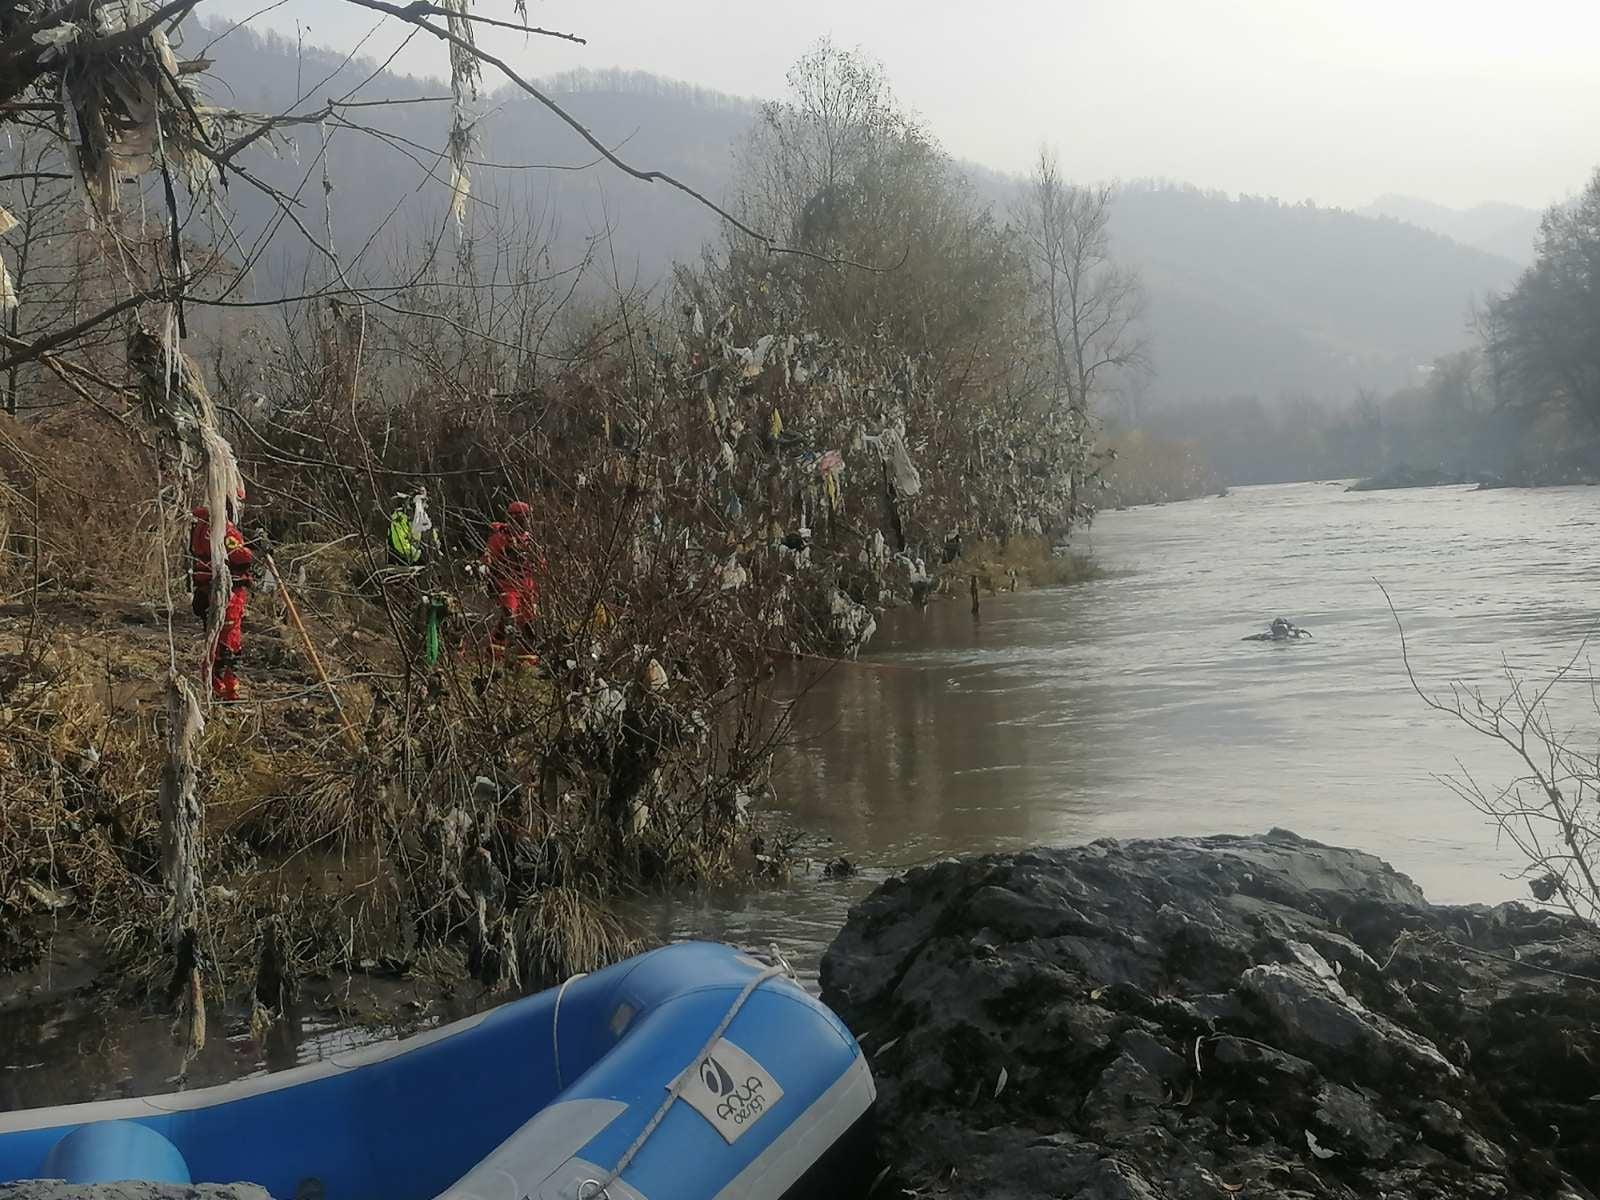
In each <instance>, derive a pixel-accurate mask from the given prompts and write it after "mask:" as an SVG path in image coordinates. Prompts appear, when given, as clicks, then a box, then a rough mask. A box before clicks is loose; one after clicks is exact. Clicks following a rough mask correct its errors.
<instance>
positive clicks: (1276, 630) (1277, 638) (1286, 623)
mask: <svg viewBox="0 0 1600 1200" xmlns="http://www.w3.org/2000/svg"><path fill="white" fill-rule="evenodd" d="M1310 636H1311V630H1309V629H1301V628H1300V626H1298V625H1296V624H1295V623H1294V622H1293V621H1291V620H1289V619H1288V618H1287V617H1273V618H1272V624H1270V625H1268V626H1267V632H1265V633H1252V634H1249V635H1247V636H1246V637H1244V638H1241V639H1240V640H1241V641H1246V642H1295V641H1299V640H1300V639H1301V638H1308V637H1310Z"/></svg>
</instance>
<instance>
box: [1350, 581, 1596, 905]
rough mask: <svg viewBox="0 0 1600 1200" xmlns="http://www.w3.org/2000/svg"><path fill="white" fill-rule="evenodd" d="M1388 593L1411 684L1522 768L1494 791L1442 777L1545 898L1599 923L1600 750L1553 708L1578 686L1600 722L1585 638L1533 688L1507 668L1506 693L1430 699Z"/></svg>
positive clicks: (1453, 689)
mask: <svg viewBox="0 0 1600 1200" xmlns="http://www.w3.org/2000/svg"><path fill="white" fill-rule="evenodd" d="M1379 588H1380V590H1383V595H1384V599H1385V600H1387V601H1388V603H1389V612H1390V614H1391V615H1392V616H1393V617H1394V622H1395V628H1396V629H1397V630H1399V634H1400V655H1401V660H1402V662H1403V663H1404V665H1405V671H1406V677H1407V679H1409V680H1410V683H1411V687H1412V690H1413V691H1415V692H1416V693H1417V695H1418V697H1420V698H1421V700H1422V702H1423V703H1424V704H1426V705H1427V706H1428V707H1429V708H1431V709H1433V710H1434V711H1435V712H1440V713H1444V714H1446V715H1447V716H1450V717H1453V718H1454V719H1455V720H1457V721H1459V722H1460V723H1461V724H1462V725H1464V726H1465V727H1466V728H1468V729H1470V730H1471V731H1472V732H1473V733H1476V734H1478V735H1479V736H1480V737H1484V738H1487V739H1488V740H1490V741H1491V742H1494V743H1497V744H1498V745H1499V746H1500V747H1501V748H1502V749H1504V750H1505V751H1507V752H1508V754H1509V755H1510V757H1511V759H1512V760H1513V761H1514V762H1516V763H1517V765H1518V771H1519V773H1518V774H1517V775H1516V776H1514V777H1513V778H1512V779H1510V780H1509V781H1507V782H1506V783H1504V784H1502V785H1500V786H1498V787H1485V786H1484V785H1483V784H1482V783H1480V782H1479V781H1478V780H1477V779H1476V778H1474V777H1473V776H1472V775H1471V774H1469V773H1468V772H1467V771H1466V770H1465V769H1462V770H1461V771H1460V772H1458V773H1457V774H1455V775H1452V776H1445V777H1443V778H1442V782H1443V783H1444V784H1445V786H1447V787H1448V788H1450V790H1451V791H1453V792H1455V794H1456V795H1457V796H1459V797H1461V799H1463V800H1465V801H1466V802H1467V804H1469V805H1471V806H1472V807H1473V808H1474V809H1476V810H1477V811H1478V812H1480V813H1482V814H1483V815H1484V816H1485V817H1487V818H1488V819H1489V820H1490V822H1492V823H1493V824H1494V825H1495V827H1496V828H1497V829H1498V830H1499V831H1500V833H1501V834H1502V835H1503V836H1504V837H1505V838H1506V840H1507V841H1508V842H1510V843H1511V845H1513V846H1515V847H1516V849H1517V851H1518V852H1519V853H1520V854H1521V855H1522V856H1523V858H1524V859H1525V860H1526V865H1525V866H1524V868H1523V871H1522V876H1523V877H1524V878H1526V879H1527V881H1528V889H1529V891H1530V892H1531V893H1532V895H1533V897H1534V899H1536V900H1538V901H1540V902H1541V903H1550V904H1555V905H1559V906H1560V907H1561V908H1564V909H1566V910H1567V911H1568V912H1570V913H1572V914H1573V915H1574V916H1576V917H1579V918H1581V919H1583V920H1585V921H1589V922H1594V921H1596V920H1600V750H1597V749H1596V748H1595V743H1594V742H1593V740H1592V735H1589V737H1588V740H1587V744H1585V740H1584V736H1585V735H1583V734H1582V733H1581V732H1580V731H1577V730H1564V729H1563V728H1562V727H1561V726H1559V725H1558V724H1557V717H1556V716H1555V715H1554V714H1553V713H1552V711H1551V699H1552V696H1553V695H1554V694H1555V693H1557V692H1558V690H1565V689H1570V688H1571V687H1573V686H1577V687H1582V688H1584V689H1585V690H1586V691H1587V693H1588V700H1589V707H1590V710H1591V712H1592V714H1593V715H1594V716H1595V717H1597V718H1600V688H1597V686H1596V680H1595V677H1594V671H1593V669H1592V667H1591V666H1590V665H1589V663H1588V661H1587V658H1586V652H1587V650H1588V647H1589V639H1588V638H1585V639H1584V640H1583V642H1582V643H1580V644H1579V646H1578V648H1577V649H1576V650H1575V651H1574V652H1573V654H1572V655H1571V657H1570V658H1568V659H1567V661H1566V662H1565V663H1563V664H1562V665H1561V666H1560V667H1559V668H1557V670H1556V671H1555V672H1554V673H1553V674H1552V675H1551V676H1550V677H1549V678H1548V679H1546V680H1544V681H1542V682H1540V683H1538V684H1531V683H1530V681H1529V680H1528V679H1527V678H1526V677H1525V676H1524V675H1523V674H1520V673H1518V672H1517V671H1515V670H1513V669H1512V668H1511V666H1510V665H1509V664H1506V665H1505V666H1504V667H1503V668H1502V670H1503V674H1504V678H1505V682H1506V691H1505V694H1504V695H1501V696H1486V695H1485V694H1484V693H1483V692H1482V691H1480V690H1479V689H1477V688H1469V687H1467V686H1465V685H1463V684H1461V683H1457V682H1452V683H1451V684H1450V686H1449V689H1448V692H1447V693H1445V694H1443V695H1433V694H1430V693H1429V692H1427V691H1425V690H1424V689H1423V687H1422V685H1421V683H1419V682H1418V680H1417V677H1416V674H1415V672H1414V671H1413V669H1412V666H1411V656H1410V648H1409V646H1408V645H1407V643H1406V634H1405V628H1404V626H1403V625H1401V623H1400V614H1399V613H1398V612H1397V611H1396V610H1395V607H1394V601H1393V600H1392V599H1391V598H1390V597H1389V593H1388V590H1387V589H1384V588H1383V586H1382V585H1381V584H1380V585H1379Z"/></svg>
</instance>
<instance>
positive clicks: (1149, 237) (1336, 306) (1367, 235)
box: [1112, 184, 1517, 401]
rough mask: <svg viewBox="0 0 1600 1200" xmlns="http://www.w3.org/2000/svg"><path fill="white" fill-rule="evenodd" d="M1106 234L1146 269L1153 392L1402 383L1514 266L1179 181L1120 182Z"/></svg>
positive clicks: (1435, 240)
mask: <svg viewBox="0 0 1600 1200" xmlns="http://www.w3.org/2000/svg"><path fill="white" fill-rule="evenodd" d="M1112 233H1113V236H1114V238H1115V239H1116V244H1117V246H1118V247H1119V249H1120V252H1121V253H1122V254H1124V255H1125V256H1126V257H1127V258H1129V259H1130V260H1131V261H1133V262H1135V263H1137V264H1138V265H1139V267H1140V269H1141V271H1142V273H1143V276H1144V281H1145V287H1146V290H1147V292H1148V296H1149V327H1150V334H1151V351H1152V358H1153V360H1154V364H1155V367H1156V379H1155V380H1154V383H1153V387H1152V389H1151V392H1152V396H1153V398H1155V399H1157V400H1162V399H1165V400H1177V399H1182V398H1185V397H1193V396H1209V397H1228V396H1257V397H1260V398H1261V399H1263V400H1268V401H1271V400H1275V399H1278V398H1280V397H1284V396H1323V397H1337V398H1341V399H1343V398H1348V397H1350V396H1351V395H1353V394H1354V392H1355V391H1356V389H1358V388H1373V389H1377V390H1388V389H1391V388H1394V387H1397V386H1399V385H1401V384H1403V383H1405V382H1406V381H1407V380H1408V379H1409V378H1411V377H1412V376H1413V373H1414V372H1415V371H1416V369H1417V368H1419V367H1421V366H1423V365H1424V364H1426V363H1428V362H1430V361H1431V360H1432V359H1433V358H1434V357H1435V356H1437V355H1439V354H1441V353H1444V352H1447V351H1450V350H1454V349H1458V348H1460V347H1462V346H1465V345H1466V344H1468V343H1469V341H1470V340H1471V339H1470V334H1469V332H1468V329H1467V319H1468V312H1469V308H1470V305H1471V302H1472V301H1473V299H1474V298H1477V297H1481V296H1482V295H1483V294H1484V293H1485V292H1487V291H1490V290H1493V289H1498V288H1502V287H1504V286H1506V285H1507V284H1509V283H1510V282H1511V280H1512V279H1514V278H1515V277H1516V274H1517V267H1516V265H1515V264H1513V263H1511V262H1509V261H1508V260H1506V259H1503V258H1499V257H1497V256H1495V255H1491V254H1488V253H1486V252H1484V251H1481V250H1475V249H1472V248H1469V247H1466V246H1462V245H1460V244H1459V243H1457V242H1453V241H1451V240H1449V239H1448V238H1444V237H1440V236H1438V235H1436V234H1432V233H1427V232H1425V231H1423V230H1421V229H1417V228H1415V227H1413V226H1410V225H1405V224H1401V223H1399V222H1396V221H1379V220H1373V219H1371V218H1368V217H1362V216H1358V215H1356V214H1354V213H1350V212H1345V211H1342V210H1340V209H1328V208H1318V207H1314V206H1311V205H1307V204H1285V203H1282V202H1280V201H1277V200H1272V199H1263V198H1259V197H1251V196H1240V197H1237V198H1230V197H1228V196H1226V195H1223V194H1220V193H1216V192H1204V191H1201V190H1199V189H1197V188H1189V187H1182V186H1173V185H1154V184H1151V185H1136V186H1131V187H1128V188H1125V189H1123V191H1122V193H1121V195H1120V197H1119V199H1118V202H1117V208H1116V213H1115V216H1114V218H1113V224H1112Z"/></svg>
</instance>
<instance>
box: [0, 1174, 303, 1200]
mask: <svg viewBox="0 0 1600 1200" xmlns="http://www.w3.org/2000/svg"><path fill="white" fill-rule="evenodd" d="M0 1200H272V1197H270V1196H269V1195H267V1193H266V1191H265V1190H264V1189H262V1188H258V1187H256V1185H255V1184H253V1183H227V1184H223V1183H196V1184H178V1183H95V1184H84V1183H63V1182H61V1181H60V1180H59V1179H35V1180H30V1181H29V1182H27V1183H0Z"/></svg>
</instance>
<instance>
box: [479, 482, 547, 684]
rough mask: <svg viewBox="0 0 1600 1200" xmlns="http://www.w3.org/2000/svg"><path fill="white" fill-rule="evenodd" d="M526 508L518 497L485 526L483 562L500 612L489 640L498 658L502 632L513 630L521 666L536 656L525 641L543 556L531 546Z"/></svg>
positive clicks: (502, 646) (535, 606)
mask: <svg viewBox="0 0 1600 1200" xmlns="http://www.w3.org/2000/svg"><path fill="white" fill-rule="evenodd" d="M529 515H530V510H529V508H528V505H527V504H526V503H525V502H524V501H521V500H516V501H513V502H512V503H511V505H510V506H509V507H508V508H507V509H506V519H505V520H504V521H496V522H495V523H494V524H493V525H491V526H490V527H489V530H490V532H489V544H488V546H487V548H486V549H485V551H484V566H485V571H486V574H487V576H488V581H489V589H490V591H492V592H493V593H494V595H495V598H496V600H497V601H498V603H499V606H500V615H499V617H498V618H497V619H496V620H495V623H494V629H493V631H492V632H491V633H490V634H489V643H490V646H491V648H492V650H493V653H494V657H495V659H496V660H497V661H498V660H499V659H500V658H502V657H503V656H504V654H505V648H506V636H507V634H508V633H509V632H510V631H511V630H513V629H514V630H515V631H516V633H517V635H518V637H519V638H520V639H523V649H522V653H521V654H519V655H518V658H519V661H520V662H521V663H522V664H523V665H524V666H534V665H536V664H537V663H538V661H539V658H538V656H537V655H536V654H534V653H533V652H532V649H531V647H530V646H529V644H528V643H527V641H526V638H527V635H528V633H529V631H530V630H531V629H532V626H533V618H534V614H535V613H536V612H537V611H538V607H539V578H538V577H539V575H540V574H541V573H542V571H543V569H544V560H543V558H542V557H541V556H540V555H539V552H538V551H537V550H536V549H535V548H534V545H533V535H532V534H531V533H530V532H529V530H528V518H529Z"/></svg>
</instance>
